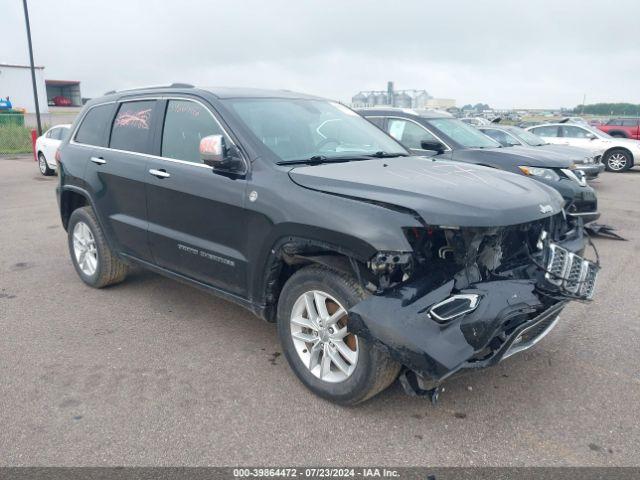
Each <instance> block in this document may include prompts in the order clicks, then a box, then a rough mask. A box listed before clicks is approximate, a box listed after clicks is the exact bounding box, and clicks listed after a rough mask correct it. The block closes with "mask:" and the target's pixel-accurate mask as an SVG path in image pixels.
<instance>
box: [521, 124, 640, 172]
mask: <svg viewBox="0 0 640 480" xmlns="http://www.w3.org/2000/svg"><path fill="white" fill-rule="evenodd" d="M527 130H528V131H530V132H532V133H535V134H536V135H538V136H539V137H542V138H544V139H545V140H546V141H547V142H549V143H554V144H556V145H572V146H574V147H583V148H587V149H589V150H591V151H592V152H593V153H594V155H600V154H602V163H604V166H605V168H606V169H607V170H608V171H610V172H624V171H626V170H629V169H630V168H631V167H633V166H634V165H635V164H636V163H638V162H640V141H639V140H632V139H629V138H616V137H612V136H611V135H608V134H606V133H605V132H602V131H600V130H598V129H597V128H594V127H591V126H590V125H583V124H576V123H545V124H543V125H535V126H533V127H529V128H527Z"/></svg>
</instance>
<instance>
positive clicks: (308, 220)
mask: <svg viewBox="0 0 640 480" xmlns="http://www.w3.org/2000/svg"><path fill="white" fill-rule="evenodd" d="M59 153H60V155H59V158H60V185H59V187H58V195H59V203H60V211H61V216H62V222H63V225H64V227H65V229H66V230H67V232H68V238H69V250H70V254H71V258H72V261H73V263H74V266H75V268H76V270H77V272H78V275H79V276H80V278H81V279H82V280H83V281H84V282H86V283H87V284H88V285H91V286H93V287H97V288H100V287H105V286H107V285H111V284H114V283H116V282H120V281H122V280H124V278H125V276H126V274H127V269H128V267H129V265H132V264H137V265H142V266H144V267H146V268H149V269H151V270H154V271H156V272H158V273H161V274H163V275H167V276H169V277H172V278H175V279H179V280H182V281H185V282H188V283H190V284H193V285H195V286H198V287H201V288H204V289H206V290H208V291H211V292H213V293H215V294H218V295H221V296H223V297H225V298H227V299H229V300H231V301H234V302H237V303H239V304H241V305H243V306H245V307H247V308H248V309H249V310H251V311H252V312H254V313H255V314H257V315H258V316H260V317H262V318H264V319H266V320H268V321H270V322H277V324H278V333H279V337H280V340H281V342H282V348H283V350H284V354H285V355H286V358H287V360H288V361H289V364H290V365H291V368H292V369H293V371H294V372H295V373H296V375H297V376H298V377H299V378H300V380H301V381H302V382H303V383H304V384H305V385H306V386H307V387H309V388H310V389H311V390H312V391H314V392H315V393H317V394H319V395H321V396H323V397H325V398H328V399H330V400H333V401H335V402H339V403H343V404H354V403H357V402H360V401H363V400H365V399H367V398H369V397H371V396H373V395H375V394H376V393H378V392H380V391H381V390H383V389H384V388H385V387H387V386H388V385H389V384H390V383H391V382H393V380H394V379H395V378H396V377H397V376H398V374H400V375H401V380H402V383H403V385H404V386H405V388H407V389H409V390H410V391H413V392H414V393H415V392H418V393H424V392H429V391H431V392H437V387H438V386H439V384H440V382H442V381H443V380H444V379H445V378H446V377H448V376H450V375H451V374H453V373H455V372H457V371H459V370H461V369H464V368H477V367H482V366H488V365H492V364H495V363H497V362H498V361H500V360H501V359H503V358H506V357H508V356H510V355H512V354H514V353H516V352H518V351H520V350H523V349H526V348H528V347H530V346H531V345H533V344H534V343H536V342H537V341H538V340H539V339H540V338H542V336H544V335H545V334H546V333H547V332H548V331H549V330H550V329H551V328H552V327H553V326H554V325H555V323H556V321H557V318H558V314H559V312H560V311H561V310H562V308H563V307H564V305H565V304H566V302H567V301H568V300H570V299H589V298H591V296H592V294H593V288H594V282H595V277H596V274H597V270H598V266H597V265H596V264H594V263H592V262H589V261H587V260H584V259H583V258H582V257H581V256H579V255H581V254H582V251H583V250H584V246H585V240H584V237H583V232H582V229H581V228H574V229H571V228H570V227H568V225H567V222H566V221H565V218H564V216H563V213H562V204H563V202H562V198H561V197H560V195H559V194H558V193H557V192H555V191H554V190H552V189H551V188H549V187H547V186H545V185H543V184H541V183H538V182H532V181H531V180H529V179H527V178H525V177H521V176H517V175H514V174H511V173H506V172H501V171H496V170H493V169H490V168H486V167H481V166H475V165H461V164H460V163H457V162H450V161H447V160H426V159H424V158H416V157H410V156H408V152H407V150H405V149H404V147H402V146H401V145H400V144H399V143H397V142H396V141H395V140H394V139H393V138H391V137H390V136H388V135H386V134H385V133H384V132H382V131H381V130H379V129H378V128H377V127H375V126H374V125H372V124H370V123H369V122H367V121H366V120H365V119H363V118H362V117H360V116H359V115H357V114H356V113H354V112H353V111H352V110H350V109H348V108H346V107H344V106H342V105H340V104H338V103H334V102H331V101H327V100H323V99H320V98H316V97H311V96H307V95H299V94H294V93H290V92H284V91H261V90H241V89H223V88H215V89H204V88H194V87H191V86H189V85H184V84H174V85H171V86H169V87H163V88H158V87H156V88H147V89H138V90H129V91H125V92H119V93H115V92H112V93H110V94H107V95H106V96H104V97H103V98H100V99H97V100H93V101H91V102H90V103H88V104H87V105H86V107H85V108H84V110H83V111H82V113H81V114H80V115H79V117H78V120H77V121H76V122H75V125H74V126H73V128H72V134H71V135H70V136H69V138H68V139H67V140H66V141H65V142H64V143H63V145H62V147H61V149H60V152H59Z"/></svg>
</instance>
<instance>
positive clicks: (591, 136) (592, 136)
mask: <svg viewBox="0 0 640 480" xmlns="http://www.w3.org/2000/svg"><path fill="white" fill-rule="evenodd" d="M586 137H587V138H588V139H589V140H595V139H596V138H598V137H596V136H595V134H593V133H591V132H589V133H587V135H586Z"/></svg>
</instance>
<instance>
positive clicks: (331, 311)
mask: <svg viewBox="0 0 640 480" xmlns="http://www.w3.org/2000/svg"><path fill="white" fill-rule="evenodd" d="M315 294H318V295H319V296H317V297H316V296H315ZM308 295H310V296H308ZM305 296H308V297H307V298H306V299H305ZM323 296H324V299H325V300H326V303H324V305H325V307H326V309H325V314H324V316H323V315H319V316H318V317H316V320H315V321H314V322H310V321H309V319H310V318H311V317H313V316H314V315H313V312H315V313H320V312H319V311H320V310H321V309H322V307H321V306H320V305H321V304H322V303H318V298H322V297H323ZM367 296H368V293H367V292H366V291H365V290H364V289H363V288H362V287H361V286H360V285H359V284H358V282H357V281H356V280H355V279H354V278H353V277H351V276H349V275H346V274H344V273H339V272H336V271H333V270H330V269H328V268H326V267H322V266H318V265H311V266H307V267H304V268H302V269H300V270H298V271H297V272H296V273H294V274H293V275H292V276H291V278H289V280H288V281H287V282H286V283H285V285H284V287H283V289H282V293H281V295H280V298H279V301H278V320H277V322H278V336H279V338H280V343H281V345H282V349H283V352H284V356H285V357H286V359H287V361H288V362H289V366H290V367H291V369H292V370H293V372H294V373H295V374H296V376H297V377H298V378H299V379H300V381H302V383H303V384H304V385H305V386H306V387H307V388H309V390H311V391H312V392H314V393H315V394H316V395H319V396H320V397H323V398H325V399H327V400H331V401H332V402H335V403H338V404H342V405H355V404H357V403H360V402H363V401H365V400H367V399H369V398H371V397H373V396H374V395H376V394H377V393H379V392H381V391H382V390H384V389H385V388H387V387H388V386H389V385H390V384H391V383H393V381H394V380H395V379H396V378H397V376H398V373H399V371H400V365H399V364H398V363H396V362H395V361H393V360H392V359H391V358H390V357H389V356H388V355H387V353H386V352H384V351H383V350H382V349H380V348H379V347H378V346H376V345H373V344H371V343H369V342H367V341H366V340H365V339H363V338H360V337H356V336H355V335H353V334H351V333H348V334H346V335H345V333H346V332H347V330H346V323H347V322H348V316H347V314H346V312H347V311H348V310H349V309H350V308H351V307H353V306H354V305H356V304H357V303H359V302H361V301H362V300H364V299H365V298H366V297H367ZM308 299H310V300H309V301H310V302H312V304H311V307H310V306H309V304H308V303H306V300H308ZM314 299H315V300H314ZM323 302H324V300H323ZM309 308H311V309H312V310H313V312H312V315H309V313H308V310H309ZM340 309H342V310H340ZM341 311H343V312H344V313H342V314H341V313H340V312H341ZM334 317H335V318H339V319H338V320H335V319H334V320H333V321H332V320H331V319H332V318H334ZM293 318H295V319H297V321H296V322H295V323H294V322H292V319H293ZM300 320H302V321H303V322H302V323H305V324H306V323H309V324H311V323H314V325H315V327H311V326H310V325H309V326H304V327H300ZM332 322H336V323H332ZM319 325H320V326H319ZM331 325H333V326H334V328H332V327H331ZM340 332H342V333H340ZM294 335H295V336H296V339H295V343H294ZM340 335H344V336H343V337H340ZM300 337H302V340H301V339H300ZM307 339H309V341H308V342H307ZM318 345H320V346H318ZM345 348H349V350H345ZM314 352H315V354H316V355H317V356H315V357H314ZM325 360H327V364H328V367H327V368H325V365H326V364H325ZM312 365H313V367H312V368H310V367H311V366H312ZM345 367H347V368H346V369H345Z"/></svg>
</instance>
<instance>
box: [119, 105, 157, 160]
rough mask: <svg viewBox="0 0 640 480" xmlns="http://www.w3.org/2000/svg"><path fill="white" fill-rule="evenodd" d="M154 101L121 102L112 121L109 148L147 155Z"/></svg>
mask: <svg viewBox="0 0 640 480" xmlns="http://www.w3.org/2000/svg"><path fill="white" fill-rule="evenodd" d="M155 104H156V101H155V100H141V101H137V102H123V103H122V104H121V105H120V108H119V109H118V114H117V115H116V118H115V120H114V121H113V127H112V129H111V142H110V144H109V147H111V148H115V149H118V150H126V151H128V152H138V153H149V152H150V143H151V141H150V140H151V120H152V118H151V115H152V113H153V107H154V106H155Z"/></svg>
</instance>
